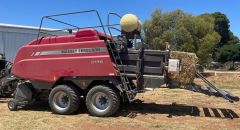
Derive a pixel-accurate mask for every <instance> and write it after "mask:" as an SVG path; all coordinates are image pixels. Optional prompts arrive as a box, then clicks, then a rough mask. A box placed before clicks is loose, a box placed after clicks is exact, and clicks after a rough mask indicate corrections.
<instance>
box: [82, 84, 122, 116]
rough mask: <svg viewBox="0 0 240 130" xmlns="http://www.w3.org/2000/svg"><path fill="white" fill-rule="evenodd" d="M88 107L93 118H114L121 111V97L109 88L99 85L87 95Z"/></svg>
mask: <svg viewBox="0 0 240 130" xmlns="http://www.w3.org/2000/svg"><path fill="white" fill-rule="evenodd" d="M86 106H87V109H88V111H89V113H90V114H91V115H93V116H100V117H106V116H112V115H113V114H115V113H116V112H117V110H118V109H119V106H120V97H119V94H118V93H117V92H116V91H115V90H113V89H111V88H109V87H108V86H105V85H97V86H95V87H93V88H92V89H91V90H90V91H89V92H88V93H87V97H86Z"/></svg>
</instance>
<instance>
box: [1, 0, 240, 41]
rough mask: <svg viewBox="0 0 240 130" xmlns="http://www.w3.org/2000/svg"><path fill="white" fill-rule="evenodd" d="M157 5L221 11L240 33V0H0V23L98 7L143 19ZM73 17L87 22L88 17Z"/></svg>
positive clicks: (33, 23)
mask: <svg viewBox="0 0 240 130" xmlns="http://www.w3.org/2000/svg"><path fill="white" fill-rule="evenodd" d="M156 8H161V9H162V10H163V11H164V12H167V11H173V10H176V9H181V10H184V11H185V12H188V13H192V14H194V15H198V14H202V13H212V12H216V11H220V12H222V13H225V14H226V15H227V16H228V18H229V19H230V22H231V23H230V25H231V30H232V31H233V32H234V34H235V35H237V36H238V37H240V1H239V0H38V1H37V0H1V2H0V23H9V24H20V25H30V26H38V25H39V22H40V19H41V17H42V16H44V15H49V14H56V13H64V12H74V11H82V10H89V9H96V10H98V11H99V12H100V14H101V16H103V20H104V21H106V14H107V13H108V12H117V13H119V14H121V15H123V14H125V13H134V14H136V15H137V16H138V17H139V18H140V19H141V20H142V21H144V20H145V19H148V18H149V17H150V14H151V12H152V11H153V10H154V9H156ZM74 21H76V22H81V23H84V24H88V23H89V17H84V19H81V20H80V19H79V20H78V19H74Z"/></svg>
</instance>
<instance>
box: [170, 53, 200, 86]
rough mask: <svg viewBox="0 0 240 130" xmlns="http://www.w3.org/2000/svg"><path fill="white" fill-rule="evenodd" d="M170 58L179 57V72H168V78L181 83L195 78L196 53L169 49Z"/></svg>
mask: <svg viewBox="0 0 240 130" xmlns="http://www.w3.org/2000/svg"><path fill="white" fill-rule="evenodd" d="M170 59H180V66H181V68H180V71H179V73H177V72H169V73H168V78H169V79H170V80H172V81H178V82H180V83H181V84H183V85H185V84H189V83H192V82H193V80H194V78H195V73H196V64H197V60H198V58H197V56H196V54H194V53H187V52H180V51H171V52H170ZM170 82H171V81H170Z"/></svg>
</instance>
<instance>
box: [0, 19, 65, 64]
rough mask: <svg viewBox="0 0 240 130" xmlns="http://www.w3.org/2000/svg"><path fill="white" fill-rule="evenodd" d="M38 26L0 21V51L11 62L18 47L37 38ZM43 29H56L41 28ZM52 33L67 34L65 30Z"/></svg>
mask: <svg viewBox="0 0 240 130" xmlns="http://www.w3.org/2000/svg"><path fill="white" fill-rule="evenodd" d="M38 30H39V27H32V26H22V25H13V24H2V23H0V53H3V54H5V56H6V59H7V60H8V61H11V62H13V60H14V58H15V55H16V53H17V51H18V49H19V48H20V47H22V46H23V45H26V44H27V43H28V42H30V41H32V40H33V39H35V38H37V35H38ZM42 30H44V31H53V30H56V29H50V28H43V29H42ZM51 34H54V35H64V34H68V33H66V32H63V31H62V32H53V33H51Z"/></svg>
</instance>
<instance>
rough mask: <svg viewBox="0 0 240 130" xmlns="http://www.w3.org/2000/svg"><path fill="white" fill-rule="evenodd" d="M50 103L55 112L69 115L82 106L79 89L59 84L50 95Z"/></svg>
mask: <svg viewBox="0 0 240 130" xmlns="http://www.w3.org/2000/svg"><path fill="white" fill-rule="evenodd" d="M49 105H50V107H51V109H52V111H53V112H54V113H57V114H61V115H68V114H72V113H74V112H76V111H77V110H78V109H79V106H80V94H79V91H78V90H77V89H76V88H75V87H73V86H70V85H58V86H57V87H55V88H53V89H52V91H51V93H50V95H49Z"/></svg>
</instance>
